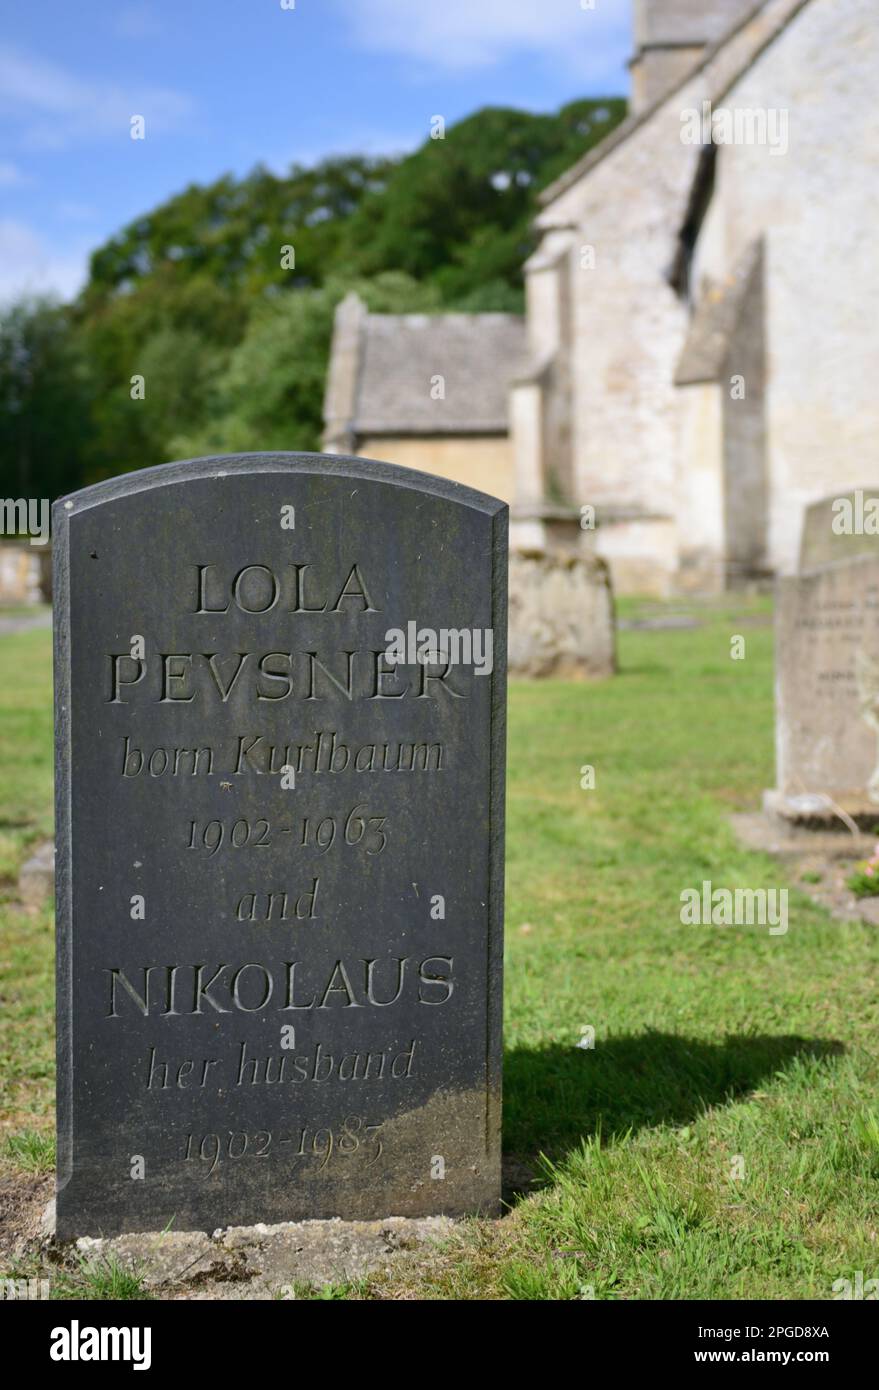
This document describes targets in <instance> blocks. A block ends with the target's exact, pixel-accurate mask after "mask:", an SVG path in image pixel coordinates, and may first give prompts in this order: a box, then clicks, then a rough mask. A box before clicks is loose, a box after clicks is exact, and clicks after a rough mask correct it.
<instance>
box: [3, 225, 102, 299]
mask: <svg viewBox="0 0 879 1390" xmlns="http://www.w3.org/2000/svg"><path fill="white" fill-rule="evenodd" d="M89 249H90V248H89V246H88V245H87V243H85V242H78V243H70V242H65V244H64V245H63V246H53V245H51V244H50V243H49V242H48V241H47V240H46V238H45V237H42V236H41V235H40V234H39V233H38V232H35V231H34V229H33V228H32V227H29V226H28V225H27V223H26V222H18V221H16V220H14V219H13V218H11V217H4V218H0V303H5V302H8V301H9V300H10V299H15V298H17V297H18V296H19V295H22V294H55V295H58V296H59V297H60V298H61V299H71V298H72V297H73V295H75V294H76V293H77V292H78V291H79V290H80V289H81V288H82V286H83V285H84V284H85V281H86V276H87V274H88V259H89Z"/></svg>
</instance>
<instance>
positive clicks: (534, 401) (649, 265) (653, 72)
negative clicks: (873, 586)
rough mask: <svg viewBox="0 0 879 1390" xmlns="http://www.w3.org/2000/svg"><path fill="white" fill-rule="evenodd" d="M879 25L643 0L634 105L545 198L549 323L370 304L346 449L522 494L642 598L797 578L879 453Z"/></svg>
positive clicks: (338, 347)
mask: <svg viewBox="0 0 879 1390" xmlns="http://www.w3.org/2000/svg"><path fill="white" fill-rule="evenodd" d="M876 20H877V13H876V0H762V3H759V4H757V3H754V0H722V2H721V0H634V21H635V33H634V38H635V53H634V57H633V58H632V60H631V64H630V70H631V81H632V91H631V98H630V114H629V115H628V117H627V119H626V120H625V121H624V122H623V123H622V124H621V125H620V126H618V127H617V128H616V129H615V130H614V131H613V132H612V133H611V134H610V135H609V136H608V137H607V139H606V140H605V141H603V143H602V144H601V145H599V146H598V147H597V148H596V149H594V150H592V151H590V153H589V154H587V155H586V156H585V157H584V158H583V159H582V160H581V161H580V162H579V163H578V164H576V165H575V166H574V167H573V168H572V169H570V170H568V171H567V172H566V173H565V174H564V175H563V176H562V177H561V178H559V179H558V180H557V181H556V182H555V183H554V184H553V185H552V186H551V187H550V188H548V189H546V190H545V192H544V193H543V195H542V204H541V209H540V212H539V215H538V218H537V229H538V231H539V233H540V242H539V245H538V247H537V250H536V251H535V253H534V254H533V255H532V256H531V258H530V259H529V261H528V262H527V264H526V266H525V273H526V305H527V311H526V317H525V321H524V324H523V323H522V322H521V321H519V320H518V319H516V318H515V317H514V316H510V315H497V314H487V315H483V314H478V315H468V316H465V315H455V314H452V315H439V316H436V317H435V318H423V317H419V316H382V315H369V314H367V313H366V312H365V310H364V309H363V307H362V305H360V304H359V301H356V300H354V299H353V298H349V299H348V300H346V301H345V303H344V304H343V305H342V306H340V309H339V312H338V318H337V323H336V332H335V336H334V345H333V354H332V363H331V370H330V376H329V381H328V391H327V404H326V424H327V429H326V438H325V446H326V447H327V448H329V449H336V450H342V449H348V450H353V451H354V452H360V453H368V454H372V455H373V456H374V457H382V458H386V459H389V460H390V461H391V462H399V463H405V464H407V465H409V466H411V467H423V468H425V469H427V470H428V471H431V472H438V473H441V474H444V475H446V476H449V477H454V478H457V479H458V480H459V481H461V482H465V483H468V484H470V485H471V486H475V487H478V488H483V489H484V490H486V491H489V492H493V493H495V494H496V495H499V496H502V497H505V498H507V499H508V500H509V501H510V503H511V506H512V517H513V528H512V536H511V539H512V541H513V543H514V544H518V545H519V546H520V547H523V548H525V549H526V550H528V551H531V552H533V551H535V550H538V549H540V548H544V549H546V550H549V551H550V552H552V550H553V549H554V548H555V547H557V546H563V547H564V546H570V545H571V543H572V540H573V538H574V536H577V535H579V538H580V540H581V542H582V544H583V545H584V546H586V547H589V546H594V547H595V548H596V549H597V551H598V553H599V555H602V556H604V557H605V558H606V560H607V561H608V563H609V565H610V568H611V572H612V575H613V579H614V584H615V587H616V589H617V591H618V592H623V593H625V592H652V593H657V594H668V593H674V592H680V591H700V592H717V591H720V590H722V589H724V588H727V587H729V586H733V585H736V584H740V583H743V582H747V581H748V580H750V579H755V578H760V577H763V576H766V575H769V574H771V573H775V572H787V571H792V570H793V569H794V568H795V566H796V557H797V548H798V544H799V537H800V530H801V526H802V516H803V510H804V507H805V506H806V505H807V504H809V503H811V502H813V501H816V500H818V499H820V498H822V497H825V496H827V495H828V494H829V493H831V492H834V491H835V490H839V491H846V490H848V489H851V488H854V487H857V486H859V485H864V484H865V483H869V482H870V480H871V479H874V478H875V477H876V476H877V473H879V385H877V382H879V331H877V307H876V306H877V304H879V257H877V255H876V252H875V247H874V236H875V227H876V225H877V222H879V217H877V214H879V105H877V103H876V101H875V100H874V89H875V84H876V75H877V73H879V25H877V23H876ZM468 320H469V322H468ZM440 379H441V380H442V382H443V383H444V391H445V394H444V396H443V395H442V394H439V395H437V394H436V393H435V394H434V395H433V396H432V395H431V392H432V390H434V387H433V385H432V383H435V382H436V381H437V380H440ZM584 506H585V507H590V508H594V511H595V517H596V522H597V528H596V530H595V531H594V533H590V532H588V531H581V530H580V527H579V520H580V517H581V508H583V507H584Z"/></svg>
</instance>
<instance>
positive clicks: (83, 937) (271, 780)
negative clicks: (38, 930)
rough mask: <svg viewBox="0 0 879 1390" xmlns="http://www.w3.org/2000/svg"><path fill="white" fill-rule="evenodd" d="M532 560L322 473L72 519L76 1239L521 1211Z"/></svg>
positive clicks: (172, 477) (63, 821)
mask: <svg viewBox="0 0 879 1390" xmlns="http://www.w3.org/2000/svg"><path fill="white" fill-rule="evenodd" d="M506 532H507V509H506V507H505V505H504V504H503V503H501V502H499V501H496V500H495V499H494V498H490V497H487V496H485V495H483V494H481V493H477V492H473V491H471V490H470V489H468V488H465V487H461V486H459V485H457V484H455V483H449V482H445V481H443V480H440V479H436V478H432V477H429V476H427V475H424V474H420V473H415V472H410V471H408V470H404V469H401V468H393V467H391V466H389V465H387V464H381V463H372V462H367V461H364V460H362V459H359V460H358V459H347V458H341V457H321V456H318V455H294V454H287V455H284V454H282V455H275V454H255V455H247V456H235V457H228V458H214V459H200V460H196V461H194V462H192V461H191V462H187V463H175V464H168V465H167V466H165V467H162V468H153V469H148V470H146V471H144V472H141V473H136V474H131V475H129V476H126V477H123V478H117V479H114V480H112V481H110V482H106V483H101V484H99V485H98V486H96V487H92V488H87V489H86V490H85V491H83V492H80V493H77V494H74V495H73V496H72V497H69V498H67V499H62V500H61V501H60V502H58V503H57V504H56V506H55V513H54V553H55V575H56V633H57V636H56V722H57V823H58V897H57V901H58V909H57V910H58V1061H59V1067H58V1073H59V1079H58V1207H57V1220H58V1234H59V1237H61V1238H70V1237H73V1236H80V1235H113V1234H116V1233H119V1232H122V1231H131V1230H159V1229H162V1228H164V1227H166V1226H168V1225H169V1223H172V1224H173V1227H174V1228H175V1229H177V1230H185V1229H202V1230H208V1231H210V1230H213V1229H216V1228H218V1227H221V1226H227V1225H238V1224H251V1223H255V1222H279V1221H287V1220H298V1219H303V1218H309V1217H332V1216H339V1217H343V1218H349V1219H359V1218H363V1219H374V1218H380V1217H383V1216H387V1215H400V1216H406V1215H425V1214H431V1213H448V1214H458V1213H466V1212H474V1211H490V1210H495V1209H496V1208H497V1205H498V1202H499V1196H500V1137H499V1135H500V1047H501V965H502V912H503V908H502V892H503V791H504V756H505V751H504V750H505V743H504V740H505V732H504V730H505V683H506V661H505V639H506ZM409 624H413V625H414V626H413V627H412V628H411V629H410V627H409ZM392 629H399V630H401V631H402V633H403V634H405V636H406V639H407V644H408V641H409V639H410V638H414V637H415V638H417V636H418V635H419V634H420V636H421V639H422V641H421V650H420V652H416V651H415V650H414V649H413V647H412V646H411V645H407V646H406V648H405V649H404V650H397V651H396V652H394V650H393V649H391V650H390V655H389V639H388V637H387V634H388V632H389V631H391V630H392ZM443 629H447V630H449V631H447V632H446V633H445V634H444V633H443V631H442V630H443ZM431 632H434V633H436V634H437V637H436V639H432V638H431V637H430V636H429V634H430V633H431ZM486 632H490V633H491V634H492V635H493V669H492V672H491V673H489V672H488V663H487V662H486V661H485V659H484V658H485V655H486V650H485V648H484V647H483V645H482V642H483V641H484V640H485V639H484V636H483V635H484V634H485V633H486ZM471 633H475V634H477V638H476V646H475V648H474V650H473V651H472V652H468V651H467V649H466V645H465V642H466V639H467V637H468V635H469V634H471ZM393 640H394V639H392V641H393ZM433 643H436V644H438V649H435V648H434V646H433V645H432V644H433ZM468 656H469V657H471V658H472V659H471V660H470V662H469V663H468V662H467V660H466V658H467V657H468ZM395 661H396V663H397V664H395ZM480 665H481V669H480ZM284 768H286V769H288V771H286V772H284V771H282V769H284ZM289 769H292V774H291V772H290V771H289ZM291 782H295V786H291V785H290V783H291ZM285 784H286V785H285Z"/></svg>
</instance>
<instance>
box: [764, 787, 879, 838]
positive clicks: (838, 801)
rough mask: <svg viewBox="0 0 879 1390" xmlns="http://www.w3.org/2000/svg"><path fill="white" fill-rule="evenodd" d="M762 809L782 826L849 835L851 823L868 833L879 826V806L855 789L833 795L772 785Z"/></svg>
mask: <svg viewBox="0 0 879 1390" xmlns="http://www.w3.org/2000/svg"><path fill="white" fill-rule="evenodd" d="M763 811H764V814H765V815H766V816H767V817H768V818H769V819H770V820H775V821H777V822H779V824H780V825H781V826H782V827H790V828H791V829H796V830H810V831H828V832H834V831H836V832H842V833H843V834H844V835H848V836H849V837H850V836H851V834H852V826H855V827H857V829H858V830H860V831H862V832H864V833H865V834H868V835H870V834H873V832H874V831H875V830H876V828H877V827H879V806H877V805H876V804H875V803H874V802H872V801H870V800H868V798H867V797H866V796H865V795H864V793H863V792H856V791H855V792H850V793H848V794H846V793H840V794H838V795H837V796H833V797H830V796H826V795H824V794H823V793H820V792H815V793H812V792H809V793H802V794H800V795H797V796H790V795H785V793H784V792H781V791H778V790H777V789H773V790H771V791H765V792H764V793H763ZM875 838H876V835H875V834H873V839H874V840H875Z"/></svg>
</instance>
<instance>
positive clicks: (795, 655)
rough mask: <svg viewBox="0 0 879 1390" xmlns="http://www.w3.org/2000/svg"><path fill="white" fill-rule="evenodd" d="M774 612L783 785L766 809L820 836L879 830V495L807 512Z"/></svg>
mask: <svg viewBox="0 0 879 1390" xmlns="http://www.w3.org/2000/svg"><path fill="white" fill-rule="evenodd" d="M800 561H801V568H800V572H799V573H798V574H796V575H793V576H790V577H786V578H783V579H781V580H780V581H779V586H778V598H777V609H776V753H777V771H778V785H777V789H776V790H775V791H774V792H771V793H768V794H767V798H766V804H767V809H769V810H771V811H773V812H776V813H779V814H781V815H782V816H783V817H784V818H785V819H787V820H788V821H790V822H793V823H795V824H797V823H798V824H803V825H813V826H814V827H815V828H821V827H836V828H839V829H845V827H846V825H848V827H849V829H853V828H855V826H860V827H861V828H864V829H871V828H872V827H873V826H875V825H876V824H877V823H879V489H858V490H856V491H855V492H852V493H846V494H840V495H839V496H838V497H832V498H827V499H825V500H824V501H823V502H819V503H816V504H814V505H813V506H812V507H809V508H808V509H807V511H806V515H805V519H804V525H803V540H802V546H801V553H800Z"/></svg>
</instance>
